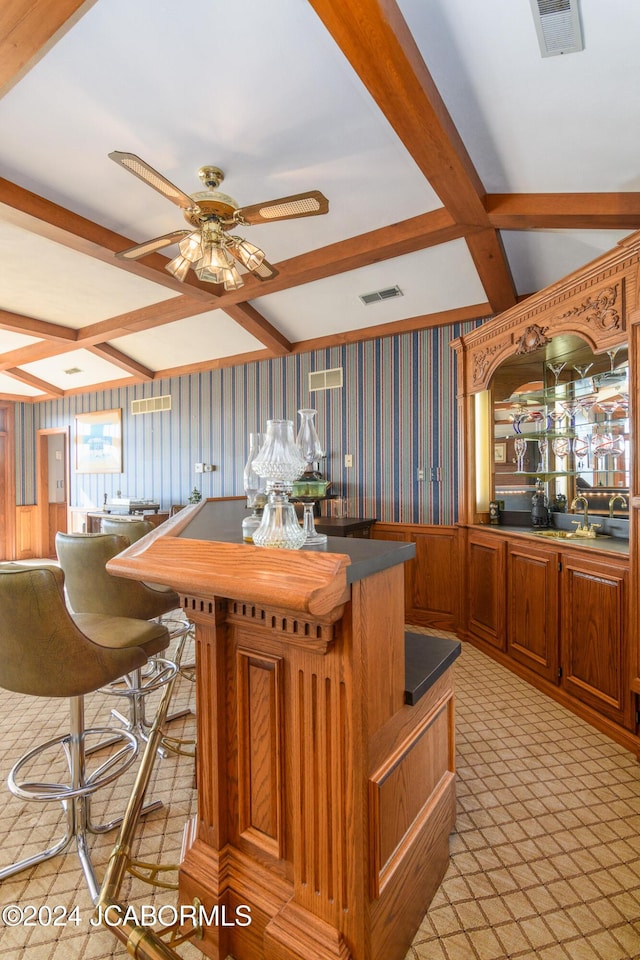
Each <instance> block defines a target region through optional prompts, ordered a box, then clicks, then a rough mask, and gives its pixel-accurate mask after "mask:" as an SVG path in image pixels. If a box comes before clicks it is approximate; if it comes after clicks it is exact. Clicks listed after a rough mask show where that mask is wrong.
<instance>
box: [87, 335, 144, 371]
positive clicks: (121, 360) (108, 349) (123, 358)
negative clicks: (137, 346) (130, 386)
mask: <svg viewBox="0 0 640 960" xmlns="http://www.w3.org/2000/svg"><path fill="white" fill-rule="evenodd" d="M87 350H88V351H89V352H90V353H93V354H94V355H95V356H96V357H101V358H102V359H103V360H108V361H109V363H113V364H114V366H116V367H120V369H121V370H124V371H125V372H126V373H130V374H131V375H132V376H134V377H135V378H136V380H153V370H150V369H149V368H148V367H145V366H143V365H142V364H141V363H138V361H137V360H134V359H133V358H132V357H128V356H127V355H126V353H122V351H121V350H116V348H115V347H112V346H111V344H110V343H94V344H92V345H91V346H90V347H87Z"/></svg>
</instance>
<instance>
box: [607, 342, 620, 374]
mask: <svg viewBox="0 0 640 960" xmlns="http://www.w3.org/2000/svg"><path fill="white" fill-rule="evenodd" d="M619 350H620V347H612V348H611V350H607V356H608V357H609V363H610V364H611V373H613V365H614V362H615V359H616V355H617V353H618V352H619Z"/></svg>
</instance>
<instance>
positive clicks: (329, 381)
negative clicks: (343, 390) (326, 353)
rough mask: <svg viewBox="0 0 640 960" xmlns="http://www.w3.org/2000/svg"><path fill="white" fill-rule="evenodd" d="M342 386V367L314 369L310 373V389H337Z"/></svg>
mask: <svg viewBox="0 0 640 960" xmlns="http://www.w3.org/2000/svg"><path fill="white" fill-rule="evenodd" d="M341 386H342V367H334V368H333V370H314V371H313V373H310V374H309V390H335V388H336V387H341Z"/></svg>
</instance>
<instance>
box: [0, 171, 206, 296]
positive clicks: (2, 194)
mask: <svg viewBox="0 0 640 960" xmlns="http://www.w3.org/2000/svg"><path fill="white" fill-rule="evenodd" d="M0 213H1V215H2V219H3V220H5V221H6V222H8V223H12V224H13V225H14V226H18V227H21V228H22V229H24V230H28V231H29V232H30V233H34V234H36V235H37V236H40V237H44V238H45V239H47V240H53V241H54V242H55V243H58V244H60V245H61V246H63V247H68V248H69V249H70V250H76V251H77V252H78V253H84V254H85V255H86V256H89V257H93V258H94V259H95V260H100V261H102V263H106V264H108V265H109V266H111V267H114V268H115V269H117V270H125V271H126V272H127V273H133V274H135V275H136V276H138V277H142V279H143V280H151V281H152V282H153V283H157V284H159V285H160V286H162V287H167V288H168V289H170V290H175V292H176V293H179V294H184V292H185V290H188V291H189V295H190V296H191V297H192V298H193V299H194V300H201V301H203V302H206V303H208V304H210V306H211V309H213V307H214V306H215V302H216V299H217V298H218V296H219V292H218V290H217V288H216V287H214V286H212V284H210V283H209V284H204V283H201V282H200V281H199V280H198V278H197V277H196V275H195V274H194V273H189V275H188V276H187V278H186V280H185V281H184V283H181V282H180V281H179V280H176V278H175V277H173V276H172V275H171V274H170V273H167V271H166V270H165V269H164V268H165V266H166V264H167V263H168V262H169V261H168V259H167V258H166V257H163V256H161V255H160V254H159V253H152V254H149V256H147V257H143V258H142V259H141V260H120V259H118V258H117V257H116V256H115V254H116V253H118V251H120V250H126V249H127V247H131V246H133V245H134V243H136V242H137V241H135V240H131V239H130V238H129V237H123V236H122V235H121V234H119V233H115V232H114V231H113V230H107V228H106V227H102V226H100V224H98V223H94V222H93V220H88V219H87V218H86V217H81V216H80V215H79V214H77V213H73V212H72V211H71V210H67V209H66V207H61V206H60V205H59V204H57V203H53V202H52V201H51V200H46V199H45V198H44V197H41V196H39V195H38V194H37V193H31V191H30V190H25V189H24V188H23V187H19V186H18V185H17V184H16V183H12V182H11V181H10V180H5V179H4V178H3V177H0Z"/></svg>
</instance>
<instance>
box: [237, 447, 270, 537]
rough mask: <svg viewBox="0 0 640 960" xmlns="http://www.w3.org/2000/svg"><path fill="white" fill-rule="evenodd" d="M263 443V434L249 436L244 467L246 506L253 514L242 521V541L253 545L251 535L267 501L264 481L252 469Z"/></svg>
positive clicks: (258, 522)
mask: <svg viewBox="0 0 640 960" xmlns="http://www.w3.org/2000/svg"><path fill="white" fill-rule="evenodd" d="M263 443H264V434H263V433H250V434H249V456H248V457H247V462H246V464H245V466H244V473H243V484H244V492H245V494H246V496H247V506H248V507H250V508H251V509H252V510H253V513H252V514H251V516H249V517H245V518H244V520H243V521H242V539H243V540H246V542H247V543H253V534H254V533H255V531H256V530H257V528H258V527H259V526H260V521H261V520H262V511H263V508H264V505H265V503H266V501H267V496H266V481H265V479H264V477H260V476H259V475H258V474H257V473H256V472H255V470H254V469H253V461H254V460H255V459H256V457H257V456H258V453H259V452H260V447H261V446H262V444H263Z"/></svg>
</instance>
